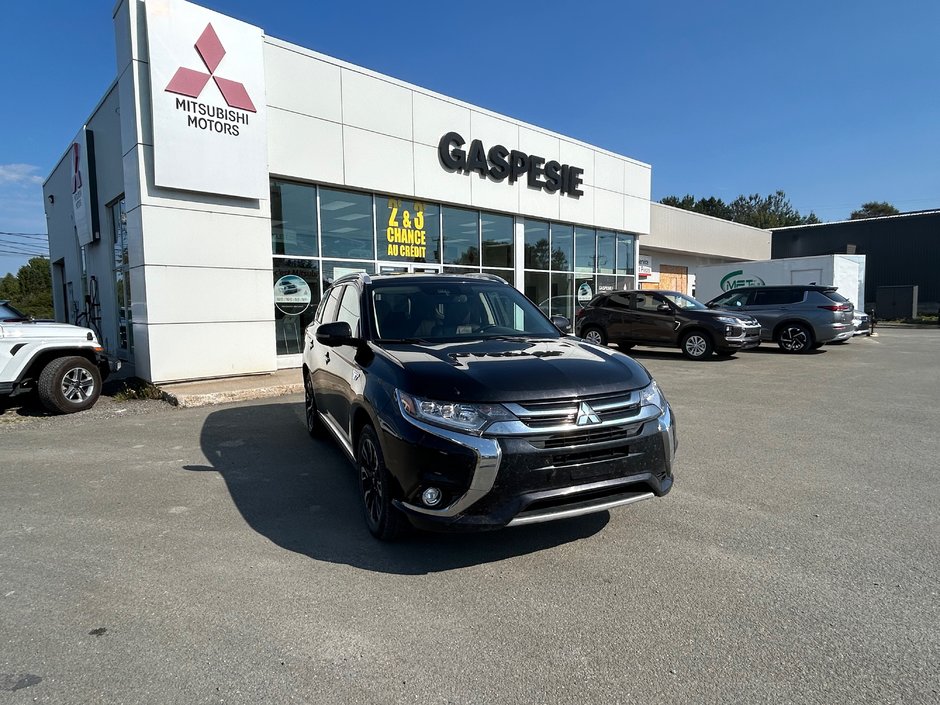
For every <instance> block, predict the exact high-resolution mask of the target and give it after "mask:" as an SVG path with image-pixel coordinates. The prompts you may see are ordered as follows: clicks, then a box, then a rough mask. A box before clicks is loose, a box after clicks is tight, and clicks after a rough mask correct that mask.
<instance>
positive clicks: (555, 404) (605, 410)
mask: <svg viewBox="0 0 940 705" xmlns="http://www.w3.org/2000/svg"><path fill="white" fill-rule="evenodd" d="M581 402H587V403H588V404H589V405H590V406H591V408H592V409H593V410H594V413H595V414H597V417H598V418H599V419H600V420H601V421H605V422H611V421H614V422H615V421H619V420H622V421H624V422H625V423H629V421H630V419H631V417H633V416H636V415H637V414H638V413H640V395H639V393H638V392H626V393H624V392H619V393H616V394H608V395H600V396H591V397H584V398H581V399H563V400H551V401H533V402H522V403H519V404H510V405H508V406H509V409H510V411H512V412H513V413H514V414H515V415H516V417H517V418H518V419H519V420H520V421H522V423H524V424H525V425H526V426H528V427H529V428H531V429H532V430H534V431H537V430H539V429H543V428H550V427H553V426H562V425H566V424H574V423H577V420H578V412H579V410H580V406H581ZM611 430H612V429H609V428H607V429H598V430H597V433H601V432H610V431H611ZM585 432H586V433H590V431H588V430H587V429H585Z"/></svg>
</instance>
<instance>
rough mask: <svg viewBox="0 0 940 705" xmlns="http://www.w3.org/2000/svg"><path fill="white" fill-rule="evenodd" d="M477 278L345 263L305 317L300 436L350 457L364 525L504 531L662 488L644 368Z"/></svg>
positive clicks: (668, 418) (662, 461)
mask: <svg viewBox="0 0 940 705" xmlns="http://www.w3.org/2000/svg"><path fill="white" fill-rule="evenodd" d="M567 325H568V321H567V320H564V319H563V318H562V317H560V316H558V317H556V318H555V319H553V320H550V319H549V318H547V317H546V316H545V315H544V314H543V313H542V312H541V311H540V310H539V309H538V307H537V306H535V305H534V304H533V303H532V302H531V301H529V300H528V299H527V298H526V297H525V296H523V295H522V294H521V293H520V292H518V291H517V290H516V289H514V288H512V287H511V286H509V285H508V284H507V283H506V282H505V281H503V280H502V279H500V278H498V277H495V276H492V275H486V274H468V275H439V274H411V275H408V274H405V275H385V276H371V277H370V276H369V275H366V274H354V275H349V276H347V277H343V278H341V279H339V280H338V281H336V282H335V283H334V284H333V285H332V286H331V287H330V288H329V289H328V290H327V291H326V292H325V293H324V296H323V299H322V301H321V302H320V304H319V306H318V308H317V312H316V315H315V319H314V321H313V322H312V323H311V324H310V325H309V326H308V327H307V330H306V333H305V345H304V354H303V359H304V364H303V379H304V390H305V404H306V423H307V430H308V432H309V433H310V434H311V435H312V436H314V437H317V436H322V435H325V433H326V432H328V433H329V434H331V435H332V436H333V437H334V438H335V440H336V441H337V443H338V444H339V446H340V448H342V449H343V451H344V452H345V454H346V455H347V456H348V457H349V459H350V460H351V461H352V462H353V464H354V465H355V467H356V470H357V475H358V480H359V482H358V487H359V494H360V497H361V501H362V507H363V510H364V517H365V521H366V524H367V525H368V528H369V530H370V531H371V532H372V533H373V534H374V535H375V536H376V537H377V538H379V539H382V540H391V539H393V538H395V537H396V536H397V535H398V534H399V533H400V532H401V530H402V529H403V528H404V527H405V526H406V525H407V524H408V523H410V524H412V525H414V526H416V527H418V528H422V529H431V530H450V531H459V530H478V529H496V528H500V527H504V526H518V525H521V524H530V523H535V522H542V521H549V520H553V519H562V518H565V517H573V516H578V515H581V514H588V513H590V512H598V511H604V510H607V509H611V508H614V507H618V506H622V505H626V504H630V503H633V502H637V501H639V500H644V499H649V498H652V497H658V496H662V495H665V494H666V493H667V492H669V490H670V488H671V487H672V482H673V457H674V454H675V450H676V430H675V421H674V419H673V415H672V411H671V410H670V408H669V404H668V403H667V402H666V399H665V397H664V396H663V394H662V392H661V391H660V389H659V387H658V386H657V384H656V382H655V381H653V379H652V377H650V375H649V373H648V372H647V371H646V369H645V368H644V367H643V366H642V365H640V364H639V363H637V362H635V361H634V360H632V359H631V358H629V357H627V356H626V355H624V354H623V353H620V352H616V351H614V350H610V349H608V348H605V347H601V346H598V345H593V344H591V343H588V342H586V341H584V340H581V339H579V338H575V337H573V336H570V335H565V334H563V333H562V332H561V330H560V329H566V328H567Z"/></svg>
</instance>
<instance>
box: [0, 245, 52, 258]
mask: <svg viewBox="0 0 940 705" xmlns="http://www.w3.org/2000/svg"><path fill="white" fill-rule="evenodd" d="M0 252H2V253H3V254H6V255H21V256H23V257H48V256H49V253H48V252H35V251H33V250H19V249H16V250H14V249H10V248H6V247H3V246H2V243H0Z"/></svg>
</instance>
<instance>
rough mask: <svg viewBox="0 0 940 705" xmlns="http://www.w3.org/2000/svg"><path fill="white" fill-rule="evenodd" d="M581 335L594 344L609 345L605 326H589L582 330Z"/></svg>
mask: <svg viewBox="0 0 940 705" xmlns="http://www.w3.org/2000/svg"><path fill="white" fill-rule="evenodd" d="M581 337H582V338H584V339H585V340H586V341H588V342H589V343H593V344H594V345H607V333H605V332H604V329H603V328H598V327H597V326H588V327H587V328H585V329H584V330H582V331H581Z"/></svg>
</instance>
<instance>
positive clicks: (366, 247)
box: [320, 188, 375, 259]
mask: <svg viewBox="0 0 940 705" xmlns="http://www.w3.org/2000/svg"><path fill="white" fill-rule="evenodd" d="M320 219H321V226H320V230H321V239H322V244H323V256H324V257H342V258H344V259H374V258H375V252H374V248H373V245H374V239H373V233H374V229H373V227H372V196H369V195H366V194H362V193H352V192H351V191H337V190H334V189H328V188H321V189H320Z"/></svg>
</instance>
